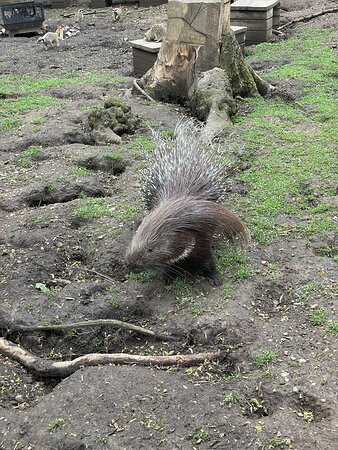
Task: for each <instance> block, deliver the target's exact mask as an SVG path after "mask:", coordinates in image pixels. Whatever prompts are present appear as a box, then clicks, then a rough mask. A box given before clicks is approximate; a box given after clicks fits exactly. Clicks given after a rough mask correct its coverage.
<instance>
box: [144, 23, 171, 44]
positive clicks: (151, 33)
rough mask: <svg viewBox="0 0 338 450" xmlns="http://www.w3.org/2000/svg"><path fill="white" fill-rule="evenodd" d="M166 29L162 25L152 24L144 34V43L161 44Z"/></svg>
mask: <svg viewBox="0 0 338 450" xmlns="http://www.w3.org/2000/svg"><path fill="white" fill-rule="evenodd" d="M166 32H167V28H166V26H165V25H164V24H163V23H154V25H153V26H152V27H151V28H150V29H149V30H148V31H147V32H146V33H145V38H146V41H155V42H162V41H163V38H164V35H165V34H166Z"/></svg>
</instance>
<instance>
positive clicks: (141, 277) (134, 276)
mask: <svg viewBox="0 0 338 450" xmlns="http://www.w3.org/2000/svg"><path fill="white" fill-rule="evenodd" d="M128 278H129V280H131V281H139V282H140V283H149V282H150V281H153V280H154V279H155V278H156V274H155V273H154V272H140V273H131V274H130V275H129V277H128Z"/></svg>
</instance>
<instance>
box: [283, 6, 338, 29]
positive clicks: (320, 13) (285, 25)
mask: <svg viewBox="0 0 338 450" xmlns="http://www.w3.org/2000/svg"><path fill="white" fill-rule="evenodd" d="M337 11H338V7H335V8H330V9H324V10H323V11H319V12H317V13H314V14H311V15H310V16H303V17H300V18H299V19H294V20H291V21H290V22H288V23H285V24H284V25H282V26H280V27H278V28H277V30H279V31H280V30H283V29H284V28H287V27H290V26H291V25H294V24H295V23H299V22H308V21H309V20H311V19H314V18H315V17H319V16H323V15H324V14H329V13H334V12H337Z"/></svg>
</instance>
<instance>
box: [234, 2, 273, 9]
mask: <svg viewBox="0 0 338 450" xmlns="http://www.w3.org/2000/svg"><path fill="white" fill-rule="evenodd" d="M279 2H280V0H237V1H236V2H234V3H232V5H231V10H241V9H244V10H246V11H268V10H269V9H271V8H273V7H274V6H276V5H279Z"/></svg>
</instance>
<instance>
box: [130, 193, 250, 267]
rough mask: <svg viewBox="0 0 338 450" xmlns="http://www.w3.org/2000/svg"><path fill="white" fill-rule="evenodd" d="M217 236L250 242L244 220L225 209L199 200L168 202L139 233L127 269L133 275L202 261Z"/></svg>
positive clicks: (181, 199) (234, 240) (131, 246)
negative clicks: (195, 260) (202, 256)
mask: <svg viewBox="0 0 338 450" xmlns="http://www.w3.org/2000/svg"><path fill="white" fill-rule="evenodd" d="M215 233H217V234H220V235H223V236H224V237H225V238H227V239H229V240H231V241H232V242H236V241H237V240H240V241H244V242H248V239H249V234H248V231H247V229H246V227H245V226H244V224H243V223H242V222H241V220H240V219H239V218H238V217H237V216H236V215H235V214H234V213H232V212H231V211H229V210H228V209H226V208H225V207H224V206H222V205H219V204H217V203H215V202H211V201H208V200H204V199H199V198H196V197H178V198H174V199H170V200H165V201H163V202H161V203H160V204H159V205H158V206H157V207H156V208H155V209H153V210H152V211H151V212H150V213H149V215H148V216H146V217H145V218H144V219H143V222H142V223H141V225H140V227H139V228H138V230H137V231H136V233H135V235H134V237H133V239H132V241H131V243H130V246H129V248H128V250H127V252H126V267H127V269H128V270H129V271H132V272H142V271H144V270H152V269H153V270H163V269H165V268H167V267H169V266H174V265H177V264H178V263H180V262H182V261H184V260H187V259H188V258H191V257H192V256H195V257H199V256H201V255H203V254H204V253H205V250H207V249H208V248H209V246H210V242H211V241H212V239H213V237H214V234H215Z"/></svg>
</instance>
